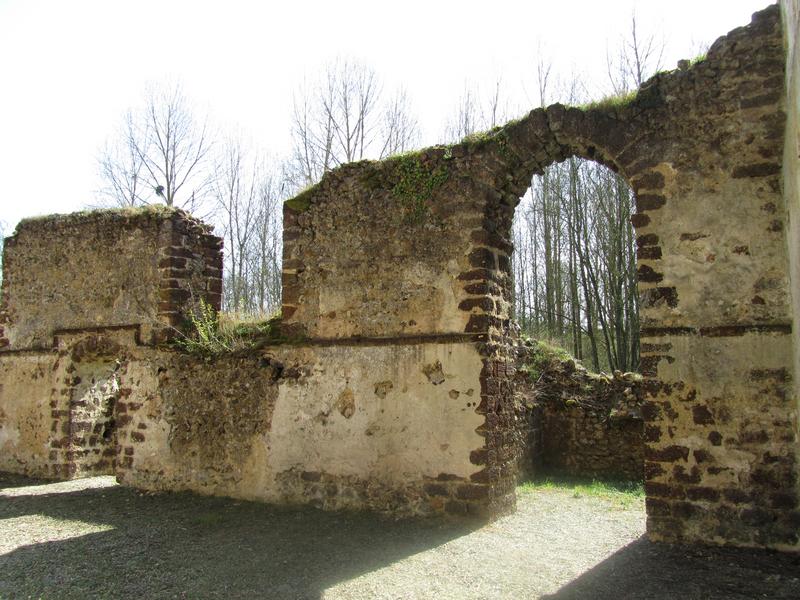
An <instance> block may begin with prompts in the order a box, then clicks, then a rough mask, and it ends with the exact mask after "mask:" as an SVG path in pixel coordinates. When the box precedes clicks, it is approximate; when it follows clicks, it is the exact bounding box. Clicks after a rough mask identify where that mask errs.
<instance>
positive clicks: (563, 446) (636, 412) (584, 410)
mask: <svg viewBox="0 0 800 600" xmlns="http://www.w3.org/2000/svg"><path fill="white" fill-rule="evenodd" d="M517 356H518V362H519V364H520V369H519V374H518V378H517V379H518V386H519V387H518V393H519V394H520V396H522V404H523V406H525V407H526V408H527V409H528V411H529V412H528V415H527V417H528V418H527V419H524V420H523V421H522V422H523V423H524V425H523V430H527V435H526V436H525V438H526V453H525V456H524V460H523V462H522V465H521V468H522V469H523V472H524V473H525V474H533V475H548V476H550V475H555V476H565V475H566V476H570V477H587V478H588V477H591V478H600V479H625V480H631V481H641V480H642V478H643V476H644V472H643V468H642V466H643V465H644V422H643V419H642V414H641V407H642V403H643V401H644V397H645V388H644V385H643V380H642V378H641V377H640V376H639V375H638V374H636V373H621V372H619V371H615V372H614V373H613V374H606V373H591V372H589V371H587V369H586V368H585V367H584V366H583V365H581V364H580V363H579V362H577V361H576V360H575V359H573V358H569V359H564V358H560V357H558V356H556V355H550V354H548V353H547V351H546V350H544V351H543V350H542V349H540V348H538V347H537V344H536V342H532V341H529V340H526V341H525V342H523V343H521V344H518V347H517Z"/></svg>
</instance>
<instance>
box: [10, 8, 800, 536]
mask: <svg viewBox="0 0 800 600" xmlns="http://www.w3.org/2000/svg"><path fill="white" fill-rule="evenodd" d="M782 25H783V26H782ZM797 31H798V5H797V2H795V1H786V2H785V3H784V4H783V6H782V7H780V8H779V7H778V6H772V7H769V8H767V9H766V10H764V11H762V12H760V13H757V14H756V15H754V18H753V21H752V23H751V24H750V25H748V26H747V27H742V28H739V29H736V30H734V31H732V32H730V33H729V34H728V35H727V36H725V37H723V38H720V39H719V40H717V42H716V43H715V44H714V45H713V46H712V47H711V49H710V50H709V52H708V55H707V57H706V58H705V59H704V60H701V61H699V62H697V63H695V64H693V65H691V66H690V65H688V64H684V65H682V66H681V68H680V69H678V70H676V71H672V72H667V73H660V74H658V75H656V76H655V77H654V78H652V79H651V80H649V81H648V82H647V83H645V84H644V85H643V86H642V88H641V89H640V90H639V92H638V94H637V95H636V97H635V98H634V99H632V100H631V101H630V102H627V103H624V104H621V105H613V104H608V105H604V104H602V103H600V104H598V105H596V106H593V107H588V108H584V109H579V108H568V107H564V106H560V105H554V106H550V107H548V108H546V109H537V110H534V111H533V112H531V113H530V114H529V115H527V116H526V117H525V118H523V119H521V120H519V121H515V122H511V123H509V124H507V125H506V126H504V127H502V128H499V129H498V130H496V131H492V132H489V133H487V134H485V135H480V136H474V137H473V138H471V139H467V140H465V141H464V142H462V143H460V144H457V145H454V146H450V147H434V148H430V149H427V150H423V151H421V152H418V153H414V154H408V155H402V156H398V157H394V158H390V159H387V160H385V161H382V162H361V163H356V164H350V165H345V166H344V167H342V168H340V169H337V170H336V171H334V172H332V173H328V174H327V175H326V176H325V177H324V178H323V181H322V182H321V183H320V184H319V185H317V186H315V187H314V188H312V189H310V190H308V191H306V192H304V193H303V194H302V195H300V196H298V197H297V198H294V199H292V200H290V201H288V202H287V203H286V204H285V207H284V226H285V230H284V263H283V266H284V273H283V324H282V335H283V337H284V338H285V339H288V340H291V343H283V344H275V345H271V346H267V347H264V348H261V349H260V350H257V351H250V352H244V353H240V354H230V355H225V356H218V357H214V358H198V357H196V356H192V355H188V354H185V353H181V352H179V351H176V350H174V349H171V348H170V347H169V346H166V345H165V344H164V342H165V341H167V340H168V339H169V338H170V337H171V335H173V334H174V331H175V330H176V329H180V328H181V327H182V326H183V323H184V321H185V316H186V313H187V310H188V307H189V306H190V305H191V303H193V302H196V301H197V300H198V299H200V298H204V299H206V300H207V301H208V302H210V303H211V304H212V305H214V306H217V307H218V306H219V300H220V293H221V244H220V241H219V240H218V239H217V238H216V237H214V236H213V235H211V233H210V232H209V231H208V229H207V228H206V227H205V226H203V225H202V224H200V223H198V222H196V221H194V220H192V219H191V218H189V217H188V216H186V215H185V214H182V213H180V212H177V211H168V210H142V211H132V212H126V211H118V212H113V211H112V212H101V213H88V214H78V215H69V216H63V217H49V218H42V219H31V220H26V221H23V222H22V223H21V224H20V225H19V227H18V228H17V231H16V233H15V234H14V236H12V237H11V238H9V239H8V240H7V241H6V250H5V261H4V291H3V305H2V311H1V312H0V327H1V328H2V331H0V346H2V349H1V350H0V386H1V387H0V469H2V470H6V471H12V472H18V473H25V474H28V475H34V476H43V477H57V478H67V477H74V476H79V475H84V474H90V473H112V474H115V475H116V476H117V478H118V479H119V481H120V482H122V483H123V484H126V485H131V486H135V487H139V488H143V489H161V490H179V489H186V490H194V491H197V492H200V493H207V494H219V495H227V496H234V497H241V498H252V499H261V500H265V501H269V502H281V503H286V502H291V503H311V504H314V505H317V506H321V507H323V508H330V509H336V508H369V509H378V510H384V511H390V512H393V513H396V514H434V513H440V512H450V513H480V514H488V515H493V514H499V513H502V512H504V511H507V510H509V509H512V508H513V506H514V486H515V478H516V474H517V468H518V464H519V458H520V455H521V453H522V452H523V446H524V442H525V436H524V435H523V433H522V431H521V427H520V423H522V422H523V421H524V420H525V418H524V417H525V415H524V411H525V408H524V403H522V402H520V397H519V396H520V391H519V389H518V386H517V385H516V384H515V383H514V382H515V381H518V378H516V377H515V369H516V360H515V354H514V350H513V348H514V344H513V342H514V338H513V328H511V327H510V322H509V314H510V297H511V285H512V284H511V280H510V264H509V262H510V256H511V251H512V246H511V243H510V227H511V219H512V216H513V213H514V208H515V206H516V205H517V203H518V201H519V197H520V195H521V194H522V193H523V192H524V191H525V189H526V188H527V186H528V184H529V182H530V177H531V175H532V174H534V173H537V172H541V171H542V169H543V168H544V167H546V166H547V165H549V164H552V163H554V162H558V161H561V160H564V159H565V158H567V157H569V156H580V157H584V158H589V159H592V160H595V161H598V162H600V163H602V164H604V165H607V166H609V167H610V168H612V169H614V170H616V171H618V172H620V173H621V174H622V175H623V176H624V177H625V178H626V179H627V180H628V181H629V182H630V184H631V186H632V187H633V189H634V191H635V193H636V199H637V214H636V215H635V216H634V217H633V224H634V226H635V227H636V230H637V236H638V237H637V240H638V246H639V253H638V262H639V267H638V269H639V270H638V272H639V289H640V297H641V302H640V304H641V322H642V327H643V328H642V360H641V363H642V365H643V375H644V377H645V381H644V384H643V385H644V388H645V395H646V399H645V403H644V406H643V417H644V420H645V423H644V434H645V438H646V448H645V457H644V465H643V470H644V477H645V480H646V492H647V512H648V533H649V535H650V537H651V538H652V539H655V540H670V541H686V542H689V541H707V542H715V543H729V544H739V545H754V546H766V547H772V548H780V549H793V550H797V549H798V548H800V545H799V543H798V530H799V529H800V510H798V460H797V458H798V457H797V453H798V421H797V399H798V394H797V380H798V378H797V377H796V373H798V372H800V360H799V359H798V356H800V349H798V347H797V346H798V344H797V339H796V335H792V332H793V328H796V327H797V325H796V321H797V317H798V315H800V287H798V286H800V256H798V248H800V213H798V211H800V204H799V201H798V198H799V196H798V188H797V182H798V129H797V127H798V124H797V112H798V111H797V106H798V96H797V81H798V76H800V71H799V69H800V67H799V66H798V65H800V61H799V60H798V58H797V54H796V49H795V36H796V33H797Z"/></svg>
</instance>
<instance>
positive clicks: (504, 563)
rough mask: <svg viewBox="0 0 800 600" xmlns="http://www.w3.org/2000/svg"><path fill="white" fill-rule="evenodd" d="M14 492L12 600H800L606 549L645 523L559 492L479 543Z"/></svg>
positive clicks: (673, 559) (190, 498)
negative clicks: (635, 522) (599, 545)
mask: <svg viewBox="0 0 800 600" xmlns="http://www.w3.org/2000/svg"><path fill="white" fill-rule="evenodd" d="M13 488H19V489H13ZM0 490H2V493H1V494H0V552H2V551H4V550H5V551H6V553H5V554H0V598H29V597H33V598H40V597H41V598H134V597H135V598H183V597H185V598H281V599H294V598H312V599H318V598H320V597H322V596H323V595H324V594H325V592H326V590H327V594H325V595H326V596H327V597H332V598H341V597H344V598H347V599H349V600H352V599H356V600H362V599H366V598H376V597H377V598H436V599H437V600H440V599H442V598H458V599H459V600H464V599H465V598H483V599H489V598H514V599H516V598H539V597H546V598H559V599H565V598H582V599H583V598H586V599H592V600H595V599H606V598H608V599H611V598H613V599H615V600H616V599H625V600H627V599H643V598H647V599H655V598H658V599H672V598H681V600H684V599H687V600H688V599H701V598H702V599H710V598H714V599H716V598H719V599H739V598H787V599H788V598H792V599H797V598H800V555H790V554H777V553H771V552H764V551H753V550H738V549H721V548H708V547H689V548H687V547H680V546H669V545H660V544H651V543H650V542H648V541H646V540H645V539H643V538H642V539H635V536H637V535H639V533H638V532H640V531H641V529H638V530H629V529H626V528H623V529H622V531H623V533H624V532H630V531H633V533H632V535H629V536H628V537H627V539H625V537H624V535H622V534H620V533H616V534H614V535H613V536H612V537H611V538H608V539H606V538H603V536H602V535H600V534H601V530H605V531H606V533H608V532H611V531H614V530H615V526H616V525H619V524H620V523H621V522H622V521H623V520H624V519H625V518H627V519H628V520H629V521H630V520H631V519H634V520H635V519H637V518H640V517H636V512H635V511H634V512H633V513H631V514H629V515H628V516H627V517H625V514H627V513H624V512H620V511H619V508H618V507H614V506H612V505H611V504H609V503H603V502H600V501H592V500H591V499H580V498H576V497H575V495H574V494H571V493H569V492H564V491H558V490H556V491H552V492H542V493H541V494H538V495H537V494H534V493H527V494H521V496H520V510H519V511H518V512H517V513H516V514H515V515H513V516H511V517H508V518H505V519H501V520H499V521H497V522H495V523H493V524H492V525H490V526H488V527H484V528H481V529H479V530H477V531H476V527H477V524H475V523H465V522H460V523H459V522H443V521H437V520H427V521H413V520H411V521H409V520H406V521H391V520H387V519H384V518H381V517H379V516H376V515H373V514H365V513H325V512H322V511H318V510H314V509H309V508H291V509H290V508H276V507H271V506H268V505H264V504H259V503H250V502H240V501H235V500H230V499H225V498H211V497H203V496H195V495H192V494H188V493H187V494H160V495H156V496H151V495H147V494H142V493H139V492H137V491H135V490H132V489H129V488H123V487H119V486H116V485H113V480H111V479H110V478H98V479H91V480H82V481H80V482H65V483H55V484H53V483H48V482H41V481H35V480H31V479H26V478H21V477H18V476H8V475H3V474H0ZM631 522H632V521H631ZM625 535H628V534H627V533H626V534H625ZM601 538H602V539H606V542H603V544H605V545H603V546H602V548H601V549H600V550H599V551H597V549H596V548H595V549H594V550H593V549H592V544H593V543H596V542H597V541H598V540H599V539H601ZM615 539H619V540H620V543H619V545H615V543H614V540H615ZM608 540H610V542H608ZM629 540H635V541H633V542H630V543H628V542H629ZM601 541H602V540H601ZM448 542H452V543H448ZM607 542H608V543H607ZM626 543H627V545H624V546H623V544H626ZM603 548H604V549H605V550H603ZM617 548H619V550H617V551H616V552H615V551H614V550H615V549H617ZM426 550H428V551H429V552H425V551H426ZM587 551H588V552H587ZM612 552H613V554H612ZM604 557H605V558H604ZM579 565H585V566H583V567H580V566H579ZM385 567H390V568H389V569H385ZM581 569H583V571H582V572H581ZM367 573H370V575H369V576H368V577H367V578H366V579H367V581H365V582H364V581H360V580H359V578H361V576H363V575H365V574H367ZM361 579H363V578H361ZM570 579H572V580H571V581H570ZM354 582H355V585H351V584H353V583H354ZM556 590H557V591H556ZM545 592H549V593H550V594H551V595H549V596H542V594H543V593H545Z"/></svg>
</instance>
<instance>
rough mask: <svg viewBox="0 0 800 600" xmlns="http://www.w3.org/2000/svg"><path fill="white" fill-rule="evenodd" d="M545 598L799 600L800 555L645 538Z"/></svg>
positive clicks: (564, 599)
mask: <svg viewBox="0 0 800 600" xmlns="http://www.w3.org/2000/svg"><path fill="white" fill-rule="evenodd" d="M542 598H550V599H558V600H568V599H578V598H580V599H588V598H591V599H592V600H619V599H621V598H625V599H626V600H627V599H655V598H658V599H665V600H666V599H668V598H681V599H682V600H688V599H701V598H702V599H720V600H723V599H724V600H728V599H742V600H744V599H751V598H786V599H787V600H788V599H792V600H795V599H797V598H800V554H787V553H779V552H773V551H768V550H754V549H749V548H720V547H716V546H678V545H672V544H655V543H653V542H650V541H648V540H647V539H646V538H644V537H642V538H640V539H638V540H636V541H635V542H632V543H630V544H628V545H627V546H625V547H624V548H622V549H620V550H618V551H617V552H615V553H614V554H613V555H611V556H610V557H609V558H607V559H606V560H604V561H603V562H601V563H599V564H598V565H597V566H595V567H593V568H592V569H590V570H588V571H586V572H585V573H583V574H582V575H581V576H580V577H578V578H577V579H574V580H573V581H571V582H570V583H568V584H567V585H565V586H564V587H562V588H561V589H560V590H559V591H558V592H556V593H555V594H550V595H545V596H542Z"/></svg>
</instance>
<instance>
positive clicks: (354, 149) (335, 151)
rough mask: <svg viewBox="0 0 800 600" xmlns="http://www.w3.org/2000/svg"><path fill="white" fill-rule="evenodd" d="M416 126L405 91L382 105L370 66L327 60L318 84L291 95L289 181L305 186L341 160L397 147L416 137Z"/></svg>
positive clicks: (406, 145)
mask: <svg viewBox="0 0 800 600" xmlns="http://www.w3.org/2000/svg"><path fill="white" fill-rule="evenodd" d="M417 131H418V125H417V122H416V119H414V118H413V117H412V116H411V113H410V110H409V102H408V97H407V94H406V93H405V91H403V90H400V91H399V92H398V93H397V94H396V95H395V96H394V97H392V98H391V99H390V100H389V101H388V103H386V104H383V103H382V86H381V84H380V82H379V80H378V77H377V75H376V74H375V72H374V71H373V70H372V69H371V68H370V67H368V66H366V65H364V64H362V63H359V62H355V61H352V60H340V61H337V62H334V63H331V64H329V65H328V66H327V68H326V69H325V71H324V73H323V76H322V77H321V80H320V81H319V82H318V83H317V84H316V85H312V86H309V85H308V84H306V85H304V86H303V89H302V90H300V92H299V94H298V95H297V96H295V101H294V107H293V111H292V140H293V146H292V155H291V160H290V166H291V169H290V173H289V175H290V178H291V181H292V183H293V184H294V186H295V187H296V188H300V187H304V186H306V185H310V184H313V183H316V182H317V181H319V179H320V178H321V177H322V175H323V173H325V171H328V170H330V169H333V168H335V167H337V166H339V165H341V164H344V163H347V162H351V161H355V160H361V159H363V158H370V157H375V158H378V157H385V156H388V155H390V154H394V153H396V152H401V151H403V150H406V149H408V148H409V146H410V145H411V144H412V143H414V142H415V141H416V139H417V136H418V133H417Z"/></svg>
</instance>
